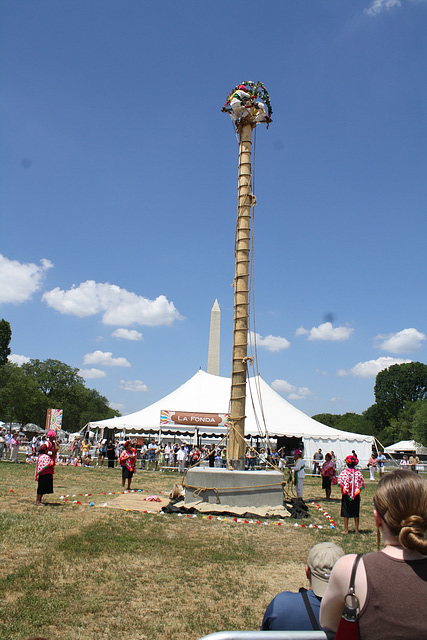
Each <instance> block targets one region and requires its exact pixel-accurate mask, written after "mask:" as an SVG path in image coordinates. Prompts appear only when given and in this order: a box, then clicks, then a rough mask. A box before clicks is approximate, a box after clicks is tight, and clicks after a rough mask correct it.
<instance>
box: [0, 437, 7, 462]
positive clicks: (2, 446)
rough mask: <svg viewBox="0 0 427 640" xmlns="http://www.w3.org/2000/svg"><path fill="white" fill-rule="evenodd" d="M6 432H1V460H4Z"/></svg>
mask: <svg viewBox="0 0 427 640" xmlns="http://www.w3.org/2000/svg"><path fill="white" fill-rule="evenodd" d="M4 436H5V432H4V431H0V460H1V459H2V458H3V451H4V448H5V446H6V440H5V437H4Z"/></svg>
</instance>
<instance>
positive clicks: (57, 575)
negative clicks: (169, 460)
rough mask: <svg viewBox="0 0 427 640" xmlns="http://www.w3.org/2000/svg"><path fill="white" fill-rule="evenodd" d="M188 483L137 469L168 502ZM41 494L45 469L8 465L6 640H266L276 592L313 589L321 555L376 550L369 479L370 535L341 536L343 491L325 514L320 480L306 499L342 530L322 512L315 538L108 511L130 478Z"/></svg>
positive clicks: (4, 486) (3, 473)
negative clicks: (331, 545)
mask: <svg viewBox="0 0 427 640" xmlns="http://www.w3.org/2000/svg"><path fill="white" fill-rule="evenodd" d="M179 480H180V476H179V475H178V474H176V473H160V472H152V471H139V470H138V472H137V474H136V475H135V478H134V480H133V485H132V488H133V489H141V490H142V492H143V493H146V492H148V493H150V494H152V493H160V492H161V494H162V495H164V494H166V495H168V494H169V492H170V491H171V489H172V487H173V485H174V483H175V482H179ZM36 486H37V485H36V483H35V482H34V466H29V465H25V464H19V465H14V464H10V463H8V462H1V463H0V540H1V542H0V568H1V569H0V590H1V591H0V602H1V605H0V638H1V639H7V640H18V639H19V640H24V639H25V638H27V637H29V636H31V635H33V636H34V635H40V636H44V637H46V638H48V639H49V640H58V639H59V638H61V639H62V640H63V639H67V640H77V639H78V640H86V639H88V640H89V639H92V640H93V639H99V640H101V639H102V640H110V639H111V640H112V639H114V640H121V639H122V638H123V639H124V638H132V639H134V640H145V639H154V640H156V639H160V638H162V639H164V640H176V639H177V638H184V639H187V638H188V639H196V640H197V638H201V637H202V636H204V635H207V634H208V633H212V632H214V631H223V630H227V629H242V630H246V629H257V628H259V625H260V623H261V620H262V616H263V613H264V610H265V607H266V606H267V604H268V603H269V602H270V600H271V599H272V598H273V597H274V596H275V595H276V593H278V592H279V591H282V590H284V589H288V590H297V589H298V588H299V587H300V586H308V584H307V580H306V578H305V573H304V567H305V562H306V558H307V554H308V551H309V549H310V548H311V547H312V546H313V544H316V543H317V542H322V541H325V540H331V541H333V542H336V543H337V544H340V545H341V546H342V547H343V549H344V551H345V552H348V553H351V552H354V551H356V550H358V551H359V550H360V551H362V552H368V551H373V550H375V548H376V534H375V531H374V520H373V516H372V496H373V492H374V488H375V484H372V483H370V482H369V480H366V490H365V491H364V492H363V495H362V508H361V520H360V524H361V532H362V533H361V535H359V536H357V535H354V534H351V533H350V535H348V536H345V535H342V520H341V518H340V517H339V513H340V492H339V488H338V487H333V489H332V498H333V500H332V501H331V502H329V503H326V502H324V491H322V489H321V481H320V479H319V478H311V477H309V478H306V480H305V484H304V498H305V499H306V500H309V499H314V500H315V501H316V502H317V503H318V504H320V505H321V506H322V507H323V508H324V509H325V510H327V511H328V513H329V514H330V516H331V517H332V519H333V520H334V521H335V522H336V526H337V528H336V529H331V527H330V523H329V521H328V520H327V519H326V517H325V516H324V514H323V512H322V511H320V510H318V509H317V508H316V507H314V506H313V505H312V506H310V509H309V514H310V517H309V519H306V520H304V521H298V523H299V524H301V523H302V522H303V523H304V524H306V525H307V526H306V527H301V526H298V527H295V526H294V525H295V523H296V521H295V520H292V519H290V518H287V519H286V520H282V521H281V522H282V524H281V525H280V526H279V525H278V524H277V522H274V523H273V522H272V521H262V522H261V524H256V522H252V523H246V524H245V523H244V522H237V523H236V522H234V521H233V518H227V520H226V521H224V520H218V519H216V517H213V518H212V519H211V520H209V519H207V518H206V517H205V518H202V516H198V517H197V518H186V517H179V516H177V515H175V514H174V515H162V516H160V515H158V514H154V513H151V514H149V513H142V512H135V511H124V510H117V509H108V508H103V506H102V505H103V504H104V503H105V501H106V496H108V498H110V499H111V497H114V496H110V495H109V494H110V493H113V492H120V491H121V477H120V470H119V469H107V468H105V467H103V468H99V467H95V468H92V469H91V468H80V467H79V468H74V467H57V469H56V473H55V476H54V491H55V493H54V494H53V495H51V496H47V497H45V499H46V502H48V503H49V504H48V505H47V506H45V507H35V506H34V500H35V493H36V491H35V490H36ZM64 494H69V498H68V501H67V502H65V501H64V499H60V496H61V495H64ZM88 494H91V495H90V496H89V495H88ZM75 500H79V502H81V503H82V504H76V503H75V502H74V501H75ZM90 502H94V503H95V506H89V503H90ZM147 504H149V503H147ZM147 508H148V509H149V506H148V507H147ZM264 522H267V524H264ZM351 523H352V521H350V531H351ZM309 524H313V528H309V526H308V525H309ZM314 525H318V526H319V525H320V526H321V527H322V528H315V527H314Z"/></svg>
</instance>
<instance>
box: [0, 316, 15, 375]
mask: <svg viewBox="0 0 427 640" xmlns="http://www.w3.org/2000/svg"><path fill="white" fill-rule="evenodd" d="M11 338H12V329H11V328H10V324H9V322H8V321H7V320H5V319H4V318H3V319H2V320H0V366H2V365H5V364H6V362H7V357H8V356H10V348H9V344H10V341H11Z"/></svg>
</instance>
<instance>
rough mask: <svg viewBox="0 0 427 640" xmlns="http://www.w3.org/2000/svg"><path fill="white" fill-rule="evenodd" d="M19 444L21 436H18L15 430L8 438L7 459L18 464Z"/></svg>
mask: <svg viewBox="0 0 427 640" xmlns="http://www.w3.org/2000/svg"><path fill="white" fill-rule="evenodd" d="M20 446H21V438H20V437H19V432H18V431H15V432H14V434H13V435H12V438H11V439H10V444H9V447H10V458H9V461H10V462H15V464H18V452H19V447H20Z"/></svg>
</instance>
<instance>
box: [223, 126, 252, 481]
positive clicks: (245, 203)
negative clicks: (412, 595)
mask: <svg viewBox="0 0 427 640" xmlns="http://www.w3.org/2000/svg"><path fill="white" fill-rule="evenodd" d="M254 126H255V123H254V124H251V123H248V122H245V121H244V122H242V123H241V125H240V127H239V128H238V133H239V174H238V196H237V227H236V248H235V260H236V264H235V276H234V334H233V362H232V373H231V399H230V418H229V420H230V424H231V428H230V431H229V439H228V448H227V457H228V460H229V465H230V466H231V467H232V468H233V469H244V468H245V453H246V446H245V440H244V435H245V411H246V372H247V359H248V358H247V356H248V318H249V259H250V258H249V253H250V236H251V205H252V197H253V196H252V170H251V146H252V129H253V127H254Z"/></svg>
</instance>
